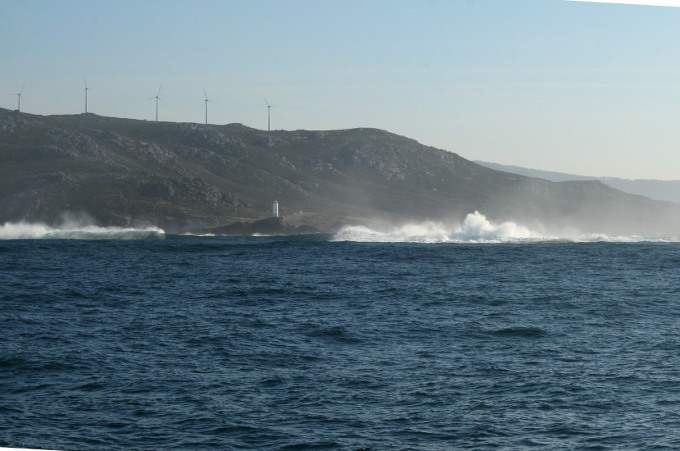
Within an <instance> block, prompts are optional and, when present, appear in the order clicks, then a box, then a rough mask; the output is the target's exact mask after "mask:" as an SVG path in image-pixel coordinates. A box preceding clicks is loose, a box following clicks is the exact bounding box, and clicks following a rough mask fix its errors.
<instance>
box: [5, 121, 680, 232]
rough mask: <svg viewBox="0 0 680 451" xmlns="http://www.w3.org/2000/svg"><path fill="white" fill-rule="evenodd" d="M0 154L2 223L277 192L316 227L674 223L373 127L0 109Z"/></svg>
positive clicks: (210, 216) (610, 193)
mask: <svg viewBox="0 0 680 451" xmlns="http://www.w3.org/2000/svg"><path fill="white" fill-rule="evenodd" d="M0 159H1V161H2V165H0V222H8V221H20V220H25V221H42V222H47V223H55V222H59V221H60V220H61V219H62V217H63V215H64V214H65V213H71V214H86V215H89V216H91V217H92V218H93V219H94V220H95V221H97V222H98V223H100V224H102V225H120V226H130V225H142V224H153V225H158V226H160V227H163V228H165V229H166V230H170V231H185V230H198V229H206V228H210V227H217V226H222V225H226V224H230V223H234V222H245V221H253V220H257V219H261V218H264V217H267V216H268V212H269V211H270V210H271V203H272V202H273V200H274V199H277V200H278V201H279V205H280V208H281V214H282V215H284V216H286V219H287V221H289V222H291V223H292V224H294V225H300V224H308V225H311V226H315V227H317V228H320V229H328V228H330V227H331V226H332V225H333V224H338V223H343V222H345V223H346V222H362V221H364V220H369V219H373V218H382V219H387V220H391V221H407V220H423V219H435V220H436V219H448V218H452V219H460V218H462V217H463V216H464V215H465V214H467V213H469V212H472V211H474V210H479V211H481V212H483V213H484V214H486V215H487V216H489V217H490V218H492V219H496V220H504V219H508V220H521V221H525V222H526V221H535V222H541V223H545V222H551V223H555V224H562V225H565V226H570V225H572V224H573V225H576V224H578V225H579V226H587V228H590V229H592V230H594V231H602V230H601V228H602V227H603V226H605V225H606V226H608V227H610V228H611V227H614V228H615V229H617V230H616V231H621V232H630V231H633V232H635V231H637V230H633V229H640V228H641V227H646V228H648V229H654V228H658V224H659V223H660V222H662V223H664V225H669V224H670V225H671V226H673V227H676V226H677V225H678V224H680V219H679V218H680V214H679V213H678V208H677V206H675V205H674V204H664V203H661V202H654V201H651V200H649V199H646V198H643V197H639V196H632V195H626V194H624V193H621V192H619V191H616V190H614V189H611V188H609V187H606V186H605V185H603V184H601V183H593V182H563V183H553V182H548V181H546V180H541V179H536V178H530V177H523V176H519V175H514V174H510V173H506V172H501V171H495V170H492V169H489V168H485V167H482V166H480V165H477V164H475V163H472V162H470V161H468V160H466V159H464V158H461V157H460V156H458V155H456V154H454V153H450V152H446V151H443V150H439V149H435V148H432V147H428V146H424V145H421V144H419V143H417V142H416V141H413V140H411V139H408V138H404V137H401V136H398V135H394V134H391V133H387V132H384V131H381V130H375V129H354V130H339V131H291V132H288V131H275V132H269V133H268V132H263V131H259V130H255V129H250V128H247V127H244V126H242V125H239V124H231V125H223V126H215V125H207V126H206V125H199V124H187V123H165V122H161V123H155V122H146V121H137V120H129V119H116V118H105V117H100V116H96V115H92V114H88V115H77V116H48V117H44V116H33V115H28V114H25V113H17V112H10V111H8V110H0ZM652 217H653V218H656V219H655V220H654V221H653V220H651V219H650V218H652ZM645 218H647V219H645ZM629 225H630V227H629ZM596 229H598V230H596ZM624 229H631V230H624ZM676 230H677V228H676ZM643 232H644V231H643V230H640V231H639V233H643Z"/></svg>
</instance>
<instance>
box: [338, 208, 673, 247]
mask: <svg viewBox="0 0 680 451" xmlns="http://www.w3.org/2000/svg"><path fill="white" fill-rule="evenodd" d="M333 241H356V242H384V243H389V242H399V243H527V242H528V243H531V242H547V241H568V242H642V241H645V242H649V241H663V242H668V241H679V240H678V238H671V239H650V238H645V237H641V236H608V235H605V234H574V235H569V236H553V235H550V234H546V233H541V232H537V231H535V230H531V229H530V228H528V227H525V226H523V225H521V224H517V223H515V222H510V221H507V222H502V223H493V222H491V221H489V220H488V219H487V218H486V216H484V215H483V214H481V213H479V212H478V211H475V212H474V213H469V214H468V215H467V216H466V217H465V220H464V221H463V223H462V224H455V225H451V224H444V223H438V222H424V223H420V224H406V225H403V226H400V227H396V228H392V229H390V230H386V231H380V230H375V229H371V228H369V227H365V226H346V227H344V228H342V229H341V230H340V231H338V232H337V233H336V234H335V236H334V237H333Z"/></svg>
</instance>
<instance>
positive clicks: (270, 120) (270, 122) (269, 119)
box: [262, 97, 278, 131]
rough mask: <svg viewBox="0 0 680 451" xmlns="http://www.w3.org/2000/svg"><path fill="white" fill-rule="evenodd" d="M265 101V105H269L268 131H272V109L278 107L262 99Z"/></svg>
mask: <svg viewBox="0 0 680 451" xmlns="http://www.w3.org/2000/svg"><path fill="white" fill-rule="evenodd" d="M262 98H263V99H264V103H266V104H267V131H271V124H272V114H271V112H272V108H276V107H277V106H278V105H270V104H269V102H268V101H267V98H266V97H262Z"/></svg>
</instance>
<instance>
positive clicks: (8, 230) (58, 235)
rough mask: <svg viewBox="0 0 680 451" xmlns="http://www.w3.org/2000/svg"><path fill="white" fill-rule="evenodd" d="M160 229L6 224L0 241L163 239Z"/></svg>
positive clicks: (163, 234) (1, 230) (163, 233)
mask: <svg viewBox="0 0 680 451" xmlns="http://www.w3.org/2000/svg"><path fill="white" fill-rule="evenodd" d="M164 236H165V232H164V231H163V229H159V228H158V227H147V228H122V227H100V226H95V225H80V226H79V225H77V224H68V225H64V226H59V227H51V226H48V225H46V224H43V223H28V222H18V223H10V222H8V223H5V224H2V225H0V240H21V239H74V240H133V239H147V238H163V237H164Z"/></svg>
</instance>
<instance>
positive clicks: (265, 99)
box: [262, 96, 271, 108]
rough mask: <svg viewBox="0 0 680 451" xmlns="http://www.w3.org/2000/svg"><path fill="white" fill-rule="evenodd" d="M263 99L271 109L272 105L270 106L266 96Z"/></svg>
mask: <svg viewBox="0 0 680 451" xmlns="http://www.w3.org/2000/svg"><path fill="white" fill-rule="evenodd" d="M262 98H263V99H264V103H266V104H267V106H268V107H270V108H271V105H270V104H269V102H268V101H267V98H266V97H264V96H262Z"/></svg>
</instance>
